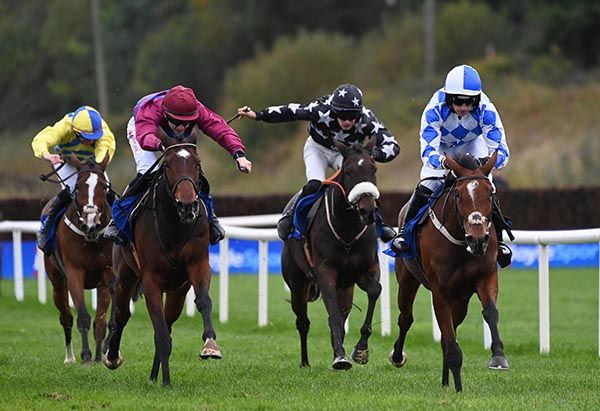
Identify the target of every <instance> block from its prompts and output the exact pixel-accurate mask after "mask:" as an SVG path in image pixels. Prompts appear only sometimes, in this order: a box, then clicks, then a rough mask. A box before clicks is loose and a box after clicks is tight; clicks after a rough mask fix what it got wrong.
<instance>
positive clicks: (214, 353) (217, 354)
mask: <svg viewBox="0 0 600 411" xmlns="http://www.w3.org/2000/svg"><path fill="white" fill-rule="evenodd" d="M200 358H202V359H203V360H207V359H209V358H213V359H215V360H220V359H221V358H223V355H222V354H221V350H220V349H219V346H218V345H217V342H216V341H215V340H213V339H212V338H207V339H206V341H205V342H204V347H202V351H200Z"/></svg>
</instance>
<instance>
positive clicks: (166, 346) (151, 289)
mask: <svg viewBox="0 0 600 411" xmlns="http://www.w3.org/2000/svg"><path fill="white" fill-rule="evenodd" d="M155 277H157V275H152V273H146V278H155ZM144 297H145V300H146V308H147V309H148V314H150V320H151V321H152V326H153V327H154V358H155V359H154V364H156V363H157V361H156V357H158V361H159V363H160V366H162V385H163V386H164V387H166V386H169V385H171V374H170V371H169V357H170V355H171V350H172V348H173V345H172V342H171V336H170V335H169V328H168V327H167V322H166V320H165V315H164V310H163V302H162V291H161V290H160V288H159V287H158V286H157V285H156V284H155V283H154V282H153V281H144ZM158 369H159V367H157V366H154V365H153V366H152V371H151V372H150V380H151V381H153V382H155V381H156V379H157V378H158Z"/></svg>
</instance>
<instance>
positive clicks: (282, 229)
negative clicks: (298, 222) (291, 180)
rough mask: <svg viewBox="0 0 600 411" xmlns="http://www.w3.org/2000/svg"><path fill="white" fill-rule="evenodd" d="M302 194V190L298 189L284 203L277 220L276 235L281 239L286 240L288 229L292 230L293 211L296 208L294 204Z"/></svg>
mask: <svg viewBox="0 0 600 411" xmlns="http://www.w3.org/2000/svg"><path fill="white" fill-rule="evenodd" d="M301 195H302V190H300V191H298V192H297V193H296V194H294V195H293V196H292V198H291V199H290V201H288V203H287V204H286V205H285V207H284V209H283V213H281V214H282V215H281V218H280V219H279V221H278V222H277V235H278V236H279V238H281V239H282V240H283V241H285V240H287V238H288V235H289V234H290V231H292V225H293V224H292V223H293V221H294V211H295V210H296V204H297V203H298V200H299V199H300V196H301Z"/></svg>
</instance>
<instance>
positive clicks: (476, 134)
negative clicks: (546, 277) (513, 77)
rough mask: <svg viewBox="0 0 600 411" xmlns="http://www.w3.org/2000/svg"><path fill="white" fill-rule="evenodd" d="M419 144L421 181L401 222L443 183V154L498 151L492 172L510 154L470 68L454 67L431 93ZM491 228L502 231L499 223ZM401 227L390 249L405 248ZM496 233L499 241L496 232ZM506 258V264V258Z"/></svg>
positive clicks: (505, 250)
mask: <svg viewBox="0 0 600 411" xmlns="http://www.w3.org/2000/svg"><path fill="white" fill-rule="evenodd" d="M420 145H421V150H420V152H421V160H422V161H423V166H422V168H421V176H420V177H421V181H420V182H419V184H418V185H417V187H416V189H415V191H414V193H413V195H412V196H411V198H410V200H409V205H408V208H407V212H406V216H405V220H404V221H405V222H408V221H409V220H410V219H411V218H412V217H414V216H415V215H416V214H417V212H418V211H419V209H420V208H421V207H423V206H424V205H425V204H426V202H427V200H428V198H429V196H430V195H431V193H433V192H435V191H437V190H438V189H439V187H440V186H441V185H442V184H444V176H445V174H446V167H445V162H444V160H445V157H446V156H451V157H453V158H455V157H458V156H460V155H462V154H466V153H470V154H472V155H473V156H475V157H476V158H480V159H484V158H486V157H489V156H490V155H491V154H492V153H493V152H494V151H496V150H497V151H498V159H497V161H496V166H495V168H496V169H500V168H503V167H505V166H506V164H507V163H508V160H509V157H510V151H509V149H508V145H507V143H506V134H505V132H504V126H503V125H502V120H501V119H500V115H499V114H498V111H497V110H496V107H495V106H494V104H493V103H492V101H491V100H490V98H489V97H488V96H487V95H486V94H485V93H484V92H483V91H482V87H481V78H480V77H479V73H477V70H475V69H474V68H473V67H471V66H468V65H460V66H457V67H454V68H453V69H452V70H450V72H449V73H448V75H447V76H446V82H445V85H444V87H442V88H440V89H439V90H437V91H436V92H435V93H434V94H433V96H432V97H431V99H430V100H429V103H428V104H427V106H426V107H425V109H424V110H423V114H422V116H421V130H420ZM490 179H491V174H490ZM496 203H497V201H496ZM498 211H499V208H498ZM500 217H501V214H500ZM496 226H497V227H498V226H500V230H502V224H496ZM403 228H404V227H402V228H401V229H400V232H399V234H398V236H397V237H396V238H395V239H394V241H393V243H392V248H393V249H395V250H397V251H398V252H402V251H405V250H406V247H407V244H406V242H405V239H404V238H403V234H404V230H403ZM499 234H500V235H499V236H498V240H499V241H501V239H502V236H501V232H500V233H499ZM502 253H506V254H508V253H510V249H508V247H506V246H505V245H504V244H502V243H501V247H500V249H499V255H500V254H502ZM508 258H509V263H510V255H509V256H508ZM499 259H500V257H499Z"/></svg>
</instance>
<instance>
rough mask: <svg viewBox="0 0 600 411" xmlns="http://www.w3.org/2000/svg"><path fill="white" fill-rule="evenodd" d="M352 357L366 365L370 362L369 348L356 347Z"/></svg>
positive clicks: (358, 362) (356, 361)
mask: <svg viewBox="0 0 600 411" xmlns="http://www.w3.org/2000/svg"><path fill="white" fill-rule="evenodd" d="M352 359H353V360H354V362H355V363H357V364H361V365H364V364H366V363H368V362H369V349H368V348H365V349H364V350H361V349H360V348H356V347H354V350H352Z"/></svg>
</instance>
